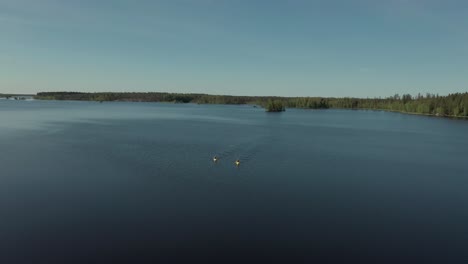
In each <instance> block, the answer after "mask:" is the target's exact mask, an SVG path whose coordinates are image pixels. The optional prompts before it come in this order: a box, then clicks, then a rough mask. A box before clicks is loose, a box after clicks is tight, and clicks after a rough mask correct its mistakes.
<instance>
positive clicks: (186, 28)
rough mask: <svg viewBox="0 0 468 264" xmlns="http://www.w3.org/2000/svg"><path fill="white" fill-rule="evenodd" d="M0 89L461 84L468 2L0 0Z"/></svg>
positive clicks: (269, 90)
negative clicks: (78, 0)
mask: <svg viewBox="0 0 468 264" xmlns="http://www.w3.org/2000/svg"><path fill="white" fill-rule="evenodd" d="M0 22H1V23H0V30H1V31H2V33H3V34H2V41H0V61H2V63H0V93H18V94H19V93H21V94H35V93H37V92H47V91H80V92H170V93H204V94H219V95H239V96H240V95H245V96H292V97H296V96H311V97H361V98H366V97H370V98H374V97H388V96H391V95H393V94H396V93H398V94H404V93H409V94H412V95H415V94H418V93H422V94H425V93H433V94H440V95H447V94H450V93H457V92H466V91H467V90H468V78H467V77H466V73H467V72H468V31H466V28H468V2H465V1H459V0H449V1H441V0H428V1H423V0H379V1H371V0H356V1H344V0H341V1H339V0H336V1H324V0H321V1H303V0H296V1H268V2H267V1H259V0H255V1H245V0H243V1H227V0H217V1H215V0H197V1H196V0H178V1H169V0H164V1H149V0H144V1H138V2H137V3H136V2H133V1H124V0H122V1H117V2H115V1H99V2H95V1H91V0H84V1H80V2H79V3H78V2H76V1H67V0H64V1H57V0H43V1H40V2H39V1H33V0H0Z"/></svg>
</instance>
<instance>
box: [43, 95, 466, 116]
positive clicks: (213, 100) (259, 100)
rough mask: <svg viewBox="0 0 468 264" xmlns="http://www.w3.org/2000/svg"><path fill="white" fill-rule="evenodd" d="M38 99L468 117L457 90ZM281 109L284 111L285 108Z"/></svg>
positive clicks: (64, 96) (97, 96)
mask: <svg viewBox="0 0 468 264" xmlns="http://www.w3.org/2000/svg"><path fill="white" fill-rule="evenodd" d="M34 98H35V99H38V100H81V101H98V102H106V101H124V102H173V103H197V104H252V105H260V106H262V107H265V108H266V109H267V110H268V107H269V104H270V107H271V109H272V110H273V108H275V107H274V106H273V105H271V104H272V103H271V102H277V104H278V102H280V103H281V109H282V110H283V107H286V108H305V109H328V108H339V109H373V110H387V111H397V112H403V113H411V114H424V115H434V116H447V117H468V93H454V94H449V95H447V96H439V95H434V94H426V95H422V94H418V95H416V96H412V95H410V94H404V95H401V96H400V95H398V94H396V95H394V96H390V97H387V98H365V99H364V98H351V97H345V98H326V97H274V96H229V95H209V94H182V93H156V92H151V93H110V92H109V93H81V92H42V93H38V94H37V95H36V96H35V97H34ZM282 110H281V111H282Z"/></svg>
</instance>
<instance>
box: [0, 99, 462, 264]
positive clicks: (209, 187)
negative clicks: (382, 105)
mask: <svg viewBox="0 0 468 264" xmlns="http://www.w3.org/2000/svg"><path fill="white" fill-rule="evenodd" d="M467 135H468V121H465V120H452V119H444V118H435V117H425V116H412V115H404V114H398V113H389V112H381V111H353V110H298V109H288V110H287V111H286V112H284V113H266V112H265V111H264V110H263V109H261V108H254V107H252V106H226V105H195V104H165V103H123V102H115V103H96V102H64V101H7V100H0V149H1V152H0V212H1V218H0V237H1V240H0V246H1V247H0V262H1V263H71V262H77V263H89V262H101V263H111V262H118V261H121V262H125V261H128V262H131V263H145V262H146V261H148V262H151V261H153V263H155V262H159V263H172V262H176V261H183V260H185V261H187V262H190V263H191V262H195V260H205V261H217V262H218V263H226V262H243V263H246V262H257V263H260V262H264V261H268V262H275V261H277V262H281V263H285V262H286V263H288V262H290V263H299V262H309V263H310V262H311V261H313V260H316V261H319V263H323V262H326V261H329V262H346V263H355V262H373V263H396V262H399V263H403V262H405V263H416V262H419V263H421V262H422V263H428V262H436V263H464V262H465V261H467V260H468V250H467V247H468V137H467ZM215 155H217V156H218V157H219V161H218V162H217V163H214V162H213V161H212V157H213V156H215ZM236 159H240V161H241V164H240V166H239V167H236V166H235V164H234V161H235V160H236Z"/></svg>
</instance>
